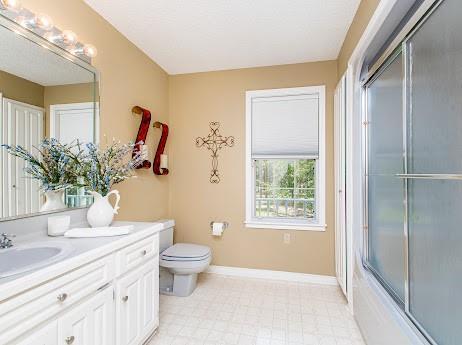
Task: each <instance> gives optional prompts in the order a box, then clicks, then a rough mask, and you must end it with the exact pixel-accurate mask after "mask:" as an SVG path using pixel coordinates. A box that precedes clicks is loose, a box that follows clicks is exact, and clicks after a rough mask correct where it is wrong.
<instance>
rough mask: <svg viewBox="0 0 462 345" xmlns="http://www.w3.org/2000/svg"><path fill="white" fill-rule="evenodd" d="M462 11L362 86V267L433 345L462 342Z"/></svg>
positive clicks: (454, 1)
mask: <svg viewBox="0 0 462 345" xmlns="http://www.w3.org/2000/svg"><path fill="white" fill-rule="evenodd" d="M461 18H462V3H461V2H460V0H444V1H438V2H436V3H435V5H434V7H433V8H432V9H431V10H430V11H429V12H428V13H427V14H426V15H425V17H424V18H423V19H422V20H421V21H420V22H419V23H418V25H417V26H416V27H415V28H414V29H413V30H412V31H411V32H409V33H408V34H406V35H405V36H404V39H403V41H402V42H401V43H400V44H399V45H398V46H397V47H396V49H395V50H394V51H392V52H391V53H389V54H388V56H386V57H385V59H382V60H381V61H384V62H383V63H382V64H381V65H380V66H379V67H378V68H377V69H376V70H375V71H374V72H373V73H372V74H371V75H370V76H369V77H368V78H367V79H366V81H365V84H364V109H365V118H364V134H365V140H364V142H365V143H366V145H365V152H364V158H365V159H364V162H365V164H364V170H365V176H364V182H365V185H364V190H365V195H364V200H365V205H364V206H365V207H364V209H365V212H364V218H365V219H364V224H365V226H364V245H363V249H364V253H363V264H364V266H365V267H366V268H367V269H368V270H369V271H370V272H371V273H372V274H373V275H374V277H375V278H376V279H377V281H378V282H379V283H380V284H381V285H382V286H383V287H384V288H385V290H386V291H387V292H388V293H389V295H390V296H391V297H392V298H393V299H394V300H395V302H396V307H397V308H400V309H402V311H403V313H404V315H405V317H406V318H407V319H408V320H409V321H410V322H412V323H413V324H414V325H415V326H416V327H417V328H418V329H419V331H420V332H421V333H422V334H423V335H424V336H425V338H426V339H427V340H428V342H429V343H431V344H444V345H456V344H460V343H461V339H462V327H461V325H460V320H461V319H462V297H461V294H462V278H461V277H462V35H461V34H460V33H461V32H462V19H461Z"/></svg>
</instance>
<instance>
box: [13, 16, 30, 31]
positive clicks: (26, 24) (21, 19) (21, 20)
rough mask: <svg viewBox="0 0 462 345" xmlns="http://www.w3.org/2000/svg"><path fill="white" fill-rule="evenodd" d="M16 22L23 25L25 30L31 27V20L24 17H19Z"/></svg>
mask: <svg viewBox="0 0 462 345" xmlns="http://www.w3.org/2000/svg"><path fill="white" fill-rule="evenodd" d="M15 20H16V22H17V23H18V24H19V25H21V26H22V27H23V28H29V26H30V20H29V19H27V18H26V17H24V16H19V17H17V18H16V19H15Z"/></svg>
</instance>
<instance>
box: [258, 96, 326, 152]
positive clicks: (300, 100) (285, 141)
mask: <svg viewBox="0 0 462 345" xmlns="http://www.w3.org/2000/svg"><path fill="white" fill-rule="evenodd" d="M251 106H252V119H251V123H252V124H251V125H252V157H253V158H259V157H261V158H264V157H268V156H278V155H282V156H289V157H309V158H317V157H318V155H319V128H318V127H319V95H318V94H306V95H303V94H302V95H300V94H298V95H289V96H273V97H255V98H252V104H251Z"/></svg>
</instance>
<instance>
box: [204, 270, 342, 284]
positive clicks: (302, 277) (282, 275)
mask: <svg viewBox="0 0 462 345" xmlns="http://www.w3.org/2000/svg"><path fill="white" fill-rule="evenodd" d="M206 273H213V274H221V275H226V276H234V277H246V278H256V279H270V280H282V281H288V282H296V283H312V284H323V285H333V286H335V285H338V282H337V278H336V277H333V276H323V275H317V274H307V273H295V272H284V271H271V270H258V269H252V268H241V267H229V266H214V265H212V266H210V267H209V268H208V269H207V271H206Z"/></svg>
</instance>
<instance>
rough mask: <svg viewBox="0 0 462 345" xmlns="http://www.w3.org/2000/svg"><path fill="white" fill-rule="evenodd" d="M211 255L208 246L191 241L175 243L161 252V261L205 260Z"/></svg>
mask: <svg viewBox="0 0 462 345" xmlns="http://www.w3.org/2000/svg"><path fill="white" fill-rule="evenodd" d="M210 256H211V251H210V248H209V247H206V246H201V245H198V244H191V243H177V244H175V245H173V246H171V247H169V248H167V249H166V250H164V251H163V252H162V253H161V257H160V259H161V260H162V261H174V262H180V261H181V262H194V261H207V260H208V259H209V258H210Z"/></svg>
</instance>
